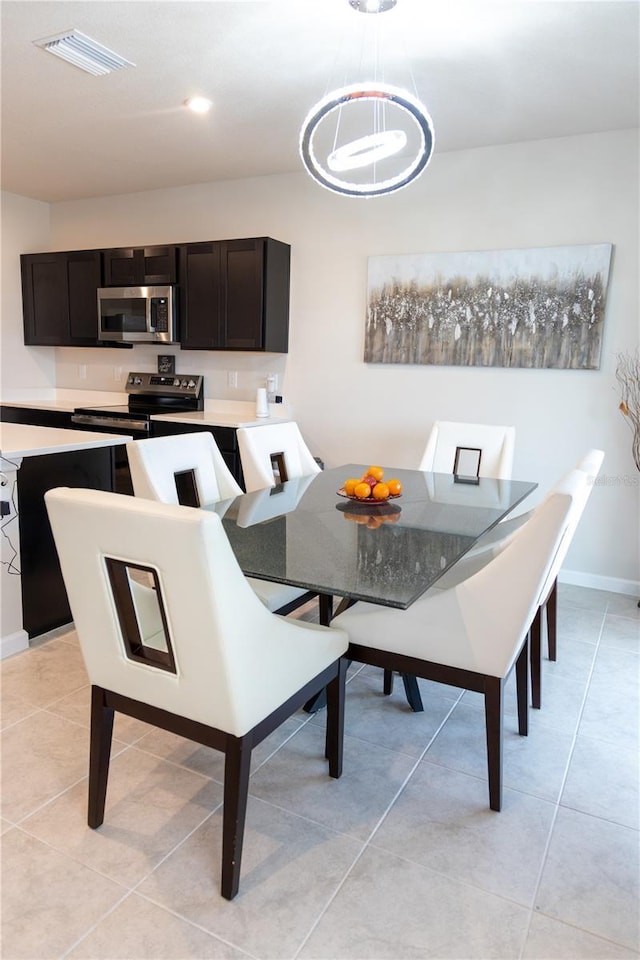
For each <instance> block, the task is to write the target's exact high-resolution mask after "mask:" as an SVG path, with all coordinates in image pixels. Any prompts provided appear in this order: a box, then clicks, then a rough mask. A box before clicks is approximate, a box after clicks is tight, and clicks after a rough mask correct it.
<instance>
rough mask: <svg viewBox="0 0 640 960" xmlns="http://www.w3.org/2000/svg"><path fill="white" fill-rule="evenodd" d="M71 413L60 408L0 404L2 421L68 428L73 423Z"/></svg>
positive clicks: (0, 418)
mask: <svg viewBox="0 0 640 960" xmlns="http://www.w3.org/2000/svg"><path fill="white" fill-rule="evenodd" d="M71 416H72V415H71V414H70V413H65V412H64V411H62V410H40V409H38V408H36V407H12V406H10V405H9V404H3V405H2V406H0V420H2V421H3V422H4V423H27V424H32V425H33V426H34V427H58V428H62V429H63V430H70V429H71V428H72V427H74V426H75V424H73V423H71Z"/></svg>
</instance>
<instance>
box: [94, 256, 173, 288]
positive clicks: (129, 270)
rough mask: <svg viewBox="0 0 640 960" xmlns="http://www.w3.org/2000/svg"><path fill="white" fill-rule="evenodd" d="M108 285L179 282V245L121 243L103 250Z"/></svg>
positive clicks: (140, 285)
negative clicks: (177, 275)
mask: <svg viewBox="0 0 640 960" xmlns="http://www.w3.org/2000/svg"><path fill="white" fill-rule="evenodd" d="M102 255H103V258H104V283H105V286H106V287H143V286H158V285H160V284H165V283H175V282H176V266H177V249H176V247H175V246H169V247H122V248H120V249H115V250H103V253H102Z"/></svg>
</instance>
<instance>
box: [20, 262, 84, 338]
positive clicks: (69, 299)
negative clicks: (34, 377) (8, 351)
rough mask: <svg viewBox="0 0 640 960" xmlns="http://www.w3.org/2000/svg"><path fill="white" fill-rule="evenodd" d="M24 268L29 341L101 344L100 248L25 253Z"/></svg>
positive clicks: (24, 299)
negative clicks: (99, 305)
mask: <svg viewBox="0 0 640 960" xmlns="http://www.w3.org/2000/svg"><path fill="white" fill-rule="evenodd" d="M20 268H21V273H22V309H23V319H24V342H25V343H26V344H28V345H43V346H52V347H60V346H71V347H94V346H99V343H98V306H97V290H98V287H99V286H100V285H101V279H102V267H101V260H100V252H99V251H98V250H72V251H69V252H66V253H28V254H23V255H22V256H21V257H20Z"/></svg>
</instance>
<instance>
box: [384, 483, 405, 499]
mask: <svg viewBox="0 0 640 960" xmlns="http://www.w3.org/2000/svg"><path fill="white" fill-rule="evenodd" d="M387 486H388V487H389V493H390V494H391V496H392V497H397V496H398V494H400V493H402V484H401V483H400V481H399V480H387Z"/></svg>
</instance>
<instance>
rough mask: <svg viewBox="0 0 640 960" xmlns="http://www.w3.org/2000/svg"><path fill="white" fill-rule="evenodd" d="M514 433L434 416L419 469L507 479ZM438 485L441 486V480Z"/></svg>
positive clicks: (412, 695)
mask: <svg viewBox="0 0 640 960" xmlns="http://www.w3.org/2000/svg"><path fill="white" fill-rule="evenodd" d="M515 437H516V428H515V427H505V426H494V425H491V424H486V423H462V422H456V421H452V420H436V421H435V422H434V424H433V426H432V428H431V432H430V433H429V437H428V439H427V445H426V447H425V451H424V453H423V455H422V460H421V461H420V464H419V466H418V470H424V471H425V473H426V472H429V473H441V474H449V475H451V476H455V475H461V476H474V477H491V478H493V479H496V480H509V479H510V478H511V473H512V469H513V453H514V446H515ZM428 480H429V482H434V484H437V483H438V481H437V480H433V481H432V480H431V478H428ZM439 485H440V486H442V483H441V481H440V482H439ZM440 492H441V494H446V495H447V496H449V497H453V496H457V497H459V498H462V497H464V493H465V491H464V489H463V488H462V487H458V488H456V487H454V486H449V488H448V489H445V490H441V491H440ZM467 492H468V491H467ZM476 499H477V498H476ZM456 566H457V565H456ZM403 681H404V685H405V689H406V690H407V698H408V700H409V703H410V704H411V706H412V708H413V710H416V711H420V710H422V709H423V707H422V699H421V697H420V692H419V690H418V685H417V682H416V681H415V680H414V679H413V678H411V677H407V676H406V675H403ZM392 690H393V673H392V672H391V671H390V670H385V672H384V692H385V693H386V694H387V695H388V694H390V693H391V692H392Z"/></svg>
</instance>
